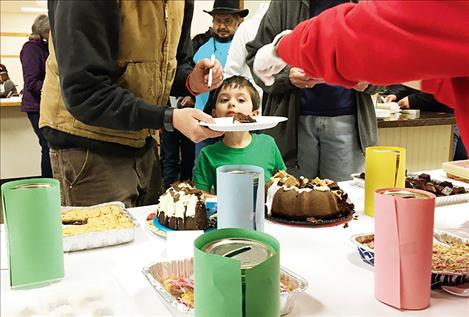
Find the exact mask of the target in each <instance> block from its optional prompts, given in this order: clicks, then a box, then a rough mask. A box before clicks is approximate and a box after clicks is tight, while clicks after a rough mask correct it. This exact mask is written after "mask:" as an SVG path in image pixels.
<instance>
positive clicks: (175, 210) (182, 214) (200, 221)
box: [156, 182, 208, 230]
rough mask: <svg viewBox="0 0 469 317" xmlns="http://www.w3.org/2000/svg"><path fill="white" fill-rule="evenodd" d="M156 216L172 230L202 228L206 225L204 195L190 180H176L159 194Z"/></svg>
mask: <svg viewBox="0 0 469 317" xmlns="http://www.w3.org/2000/svg"><path fill="white" fill-rule="evenodd" d="M156 217H158V222H159V223H160V224H161V225H163V226H165V227H168V228H171V229H174V230H204V229H206V228H207V226H208V219H207V209H206V208H205V195H204V193H203V192H202V191H201V190H199V189H197V188H195V187H194V186H193V184H192V183H190V182H176V183H174V184H172V185H171V187H170V188H168V189H167V190H166V192H165V193H164V194H163V195H161V196H160V202H159V204H158V207H157V210H156Z"/></svg>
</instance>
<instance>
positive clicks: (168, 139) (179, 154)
mask: <svg viewBox="0 0 469 317" xmlns="http://www.w3.org/2000/svg"><path fill="white" fill-rule="evenodd" d="M194 154H195V152H194V142H192V141H191V140H190V139H188V138H186V137H185V136H184V135H183V134H182V133H181V132H179V131H174V132H168V131H163V135H162V137H161V165H162V171H163V186H164V188H165V189H166V188H168V187H169V186H171V184H172V183H174V182H175V181H177V180H191V179H192V170H193V168H194V160H195V156H194Z"/></svg>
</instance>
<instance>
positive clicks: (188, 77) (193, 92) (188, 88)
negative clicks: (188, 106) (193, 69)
mask: <svg viewBox="0 0 469 317" xmlns="http://www.w3.org/2000/svg"><path fill="white" fill-rule="evenodd" d="M190 77H191V74H189V76H187V78H186V88H187V90H189V93H190V94H191V95H192V96H194V97H195V96H198V95H200V93H197V92H195V91H193V90H192V89H191V85H190V83H189V79H190Z"/></svg>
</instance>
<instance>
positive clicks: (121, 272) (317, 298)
mask: <svg viewBox="0 0 469 317" xmlns="http://www.w3.org/2000/svg"><path fill="white" fill-rule="evenodd" d="M431 174H432V176H437V177H438V178H440V179H442V178H444V174H443V172H442V171H433V172H432V173H431ZM340 185H341V187H342V188H343V189H344V190H345V191H346V192H348V193H349V196H350V197H351V199H352V201H353V202H354V203H355V204H356V205H357V213H358V215H359V219H358V220H352V221H350V223H349V227H348V228H344V227H343V226H342V225H341V226H336V227H329V228H304V227H294V226H286V225H279V224H274V223H272V222H269V221H267V222H266V226H265V231H266V232H267V233H269V234H271V235H273V236H274V237H276V238H277V239H278V240H279V241H280V245H281V265H282V266H284V267H286V268H288V269H290V270H292V271H294V272H296V273H297V274H299V275H301V276H303V277H305V278H306V279H307V281H308V283H309V287H308V289H307V291H306V292H305V293H304V294H301V295H300V296H299V297H298V299H297V302H296V305H295V308H294V310H293V312H292V313H291V314H290V316H395V315H399V314H400V312H399V311H398V310H396V309H394V308H392V307H389V306H387V305H385V304H383V303H381V302H379V301H377V300H376V299H375V298H374V279H373V268H372V267H370V266H369V265H367V264H365V263H363V262H362V261H361V259H360V257H359V255H358V252H357V251H356V248H355V247H354V246H353V245H352V244H351V242H350V236H351V235H353V234H357V233H364V232H370V231H373V218H371V217H368V216H365V215H364V214H363V202H361V201H360V200H362V199H363V189H360V188H358V187H356V186H353V185H352V184H351V182H343V183H341V184H340ZM153 210H154V206H147V207H140V208H132V209H131V210H130V211H131V213H132V214H133V215H134V216H135V217H136V218H137V220H138V221H139V222H140V223H141V224H143V223H144V221H145V217H146V216H147V214H148V213H150V212H151V211H153ZM468 220H469V203H464V204H459V205H451V206H444V207H437V208H436V214H435V227H437V228H448V227H456V226H459V225H460V224H462V223H464V222H466V221H468ZM2 230H3V228H2ZM2 239H3V237H2ZM165 243H166V242H165V240H163V239H162V238H159V237H156V236H154V235H153V234H152V233H150V232H149V231H148V230H147V229H146V228H144V227H143V225H142V226H141V227H140V228H138V230H137V232H136V236H135V240H134V241H133V242H130V243H127V244H124V245H119V246H113V247H107V248H100V249H94V250H87V251H80V252H73V253H68V254H65V278H64V279H63V280H62V281H61V282H59V283H56V284H52V285H49V286H46V287H43V288H38V289H33V290H11V289H10V288H9V276H8V270H2V271H1V278H2V279H1V297H2V305H1V316H12V315H22V316H28V315H31V313H33V312H37V311H47V309H49V310H50V311H52V310H53V309H54V307H56V306H60V305H62V308H63V307H65V308H64V309H63V310H64V311H66V308H67V305H69V307H68V308H69V310H72V311H73V310H74V309H75V308H74V307H77V306H76V305H80V303H83V302H86V303H87V305H88V307H93V305H92V300H93V296H95V297H97V298H100V301H101V304H102V305H101V306H103V305H108V306H109V308H108V310H103V309H101V311H100V312H101V313H108V314H112V315H119V316H171V313H170V311H169V310H168V308H167V307H166V306H165V303H164V302H163V300H162V299H161V298H160V297H159V295H158V294H157V293H156V292H155V291H154V290H153V289H152V288H151V286H150V285H149V283H148V281H147V280H146V278H145V277H144V276H143V274H142V273H141V270H142V267H144V266H146V265H148V264H151V263H154V262H157V261H160V260H164V256H165V254H166V252H165ZM1 252H2V253H1V256H2V257H4V256H5V249H4V248H2V250H1ZM90 301H91V304H90ZM64 303H65V304H66V305H64ZM103 303H104V304H103ZM261 304H262V305H268V303H261ZM75 312H76V313H78V315H86V316H92V314H91V312H90V311H88V312H87V313H86V312H83V311H79V310H76V309H75ZM100 312H99V311H98V312H97V313H100ZM405 316H438V317H441V316H466V317H467V316H469V300H467V298H462V297H456V296H452V295H449V294H447V293H445V292H444V291H442V290H435V291H432V292H431V306H430V307H429V308H427V309H425V310H423V311H406V312H405Z"/></svg>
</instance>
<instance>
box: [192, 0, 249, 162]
mask: <svg viewBox="0 0 469 317" xmlns="http://www.w3.org/2000/svg"><path fill="white" fill-rule="evenodd" d="M204 12H205V13H208V14H210V15H211V16H212V37H211V38H210V39H209V40H208V41H207V42H206V43H205V44H204V45H202V46H201V47H200V48H199V49H198V50H197V51H196V52H194V58H193V61H194V63H197V62H198V61H199V60H201V59H203V58H211V56H212V55H213V56H214V57H215V58H216V59H217V60H218V61H220V64H221V65H222V67H224V66H225V63H226V59H227V56H228V50H229V48H230V45H231V40H232V39H233V36H234V34H235V32H236V30H237V29H238V26H239V24H240V23H241V21H240V19H241V18H244V17H246V16H247V15H248V13H249V10H248V9H240V8H239V0H215V1H214V3H213V9H212V11H206V10H204ZM208 97H209V93H208V92H207V93H203V94H200V95H198V96H196V98H195V108H196V109H200V110H204V108H205V105H206V104H207V101H208ZM207 144H211V142H210V140H206V141H204V142H201V143H199V144H196V151H195V153H196V158H197V154H198V153H199V151H200V149H201V148H202V147H203V146H204V145H207Z"/></svg>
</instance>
